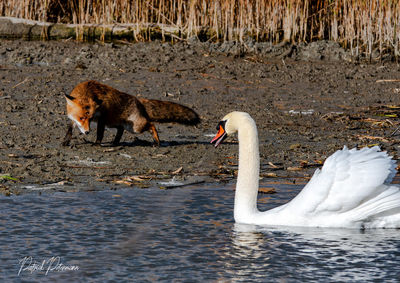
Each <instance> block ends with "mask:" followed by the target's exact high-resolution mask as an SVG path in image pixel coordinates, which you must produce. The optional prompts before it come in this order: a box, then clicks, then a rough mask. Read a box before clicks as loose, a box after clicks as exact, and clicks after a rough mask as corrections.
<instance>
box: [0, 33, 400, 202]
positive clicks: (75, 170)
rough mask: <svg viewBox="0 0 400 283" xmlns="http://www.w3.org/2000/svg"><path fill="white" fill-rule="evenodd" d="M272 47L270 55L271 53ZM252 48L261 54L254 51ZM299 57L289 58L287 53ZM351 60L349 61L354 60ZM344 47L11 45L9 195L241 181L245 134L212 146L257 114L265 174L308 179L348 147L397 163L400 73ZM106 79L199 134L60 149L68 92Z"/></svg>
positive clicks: (2, 163)
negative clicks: (242, 116) (157, 102)
mask: <svg viewBox="0 0 400 283" xmlns="http://www.w3.org/2000/svg"><path fill="white" fill-rule="evenodd" d="M268 48H269V49H268ZM249 50H250V49H249ZM288 50H289V51H288ZM349 58H350V59H349ZM350 61H351V54H349V53H348V52H346V51H344V50H342V49H341V48H340V47H339V46H337V45H335V44H332V43H329V42H320V43H315V44H314V45H311V44H310V45H308V46H303V47H298V48H295V49H293V47H290V46H289V47H288V46H281V47H272V46H270V47H268V46H267V45H265V46H261V45H258V46H253V49H252V51H251V52H248V51H243V50H241V49H240V48H239V47H238V46H236V45H235V44H233V43H225V44H213V43H201V42H198V41H196V40H193V41H187V42H181V43H177V44H174V45H171V44H169V43H162V42H152V43H137V44H115V43H112V44H101V43H98V44H86V43H76V42H74V41H57V42H55V41H50V42H40V41H33V42H29V41H19V40H17V41H8V40H1V41H0V82H1V84H0V153H1V154H0V190H1V191H2V192H3V193H4V194H6V195H10V194H19V193H24V192H32V191H34V192H35V191H60V190H65V191H74V190H98V189H113V188H118V187H120V186H132V187H135V188H137V187H140V188H146V187H149V186H158V187H160V188H163V189H168V188H172V187H174V186H184V185H187V184H198V183H202V182H215V181H230V180H232V179H233V178H234V177H235V174H236V170H237V152H238V145H237V139H236V137H231V138H229V139H228V140H227V141H226V143H224V144H222V145H221V146H220V147H219V148H217V149H215V148H214V147H213V146H212V145H211V144H209V142H210V140H211V139H212V137H213V136H214V135H215V132H216V130H215V127H216V125H217V123H218V122H219V120H220V119H221V118H222V117H223V116H224V115H225V114H227V113H229V112H230V111H233V110H240V111H246V112H249V113H250V114H251V115H252V117H253V118H254V119H255V120H256V122H257V125H258V130H259V137H260V154H261V175H262V177H263V178H264V181H265V180H270V179H271V180H273V178H276V177H283V178H288V180H290V181H296V182H304V181H306V180H307V178H308V177H309V176H310V175H311V174H312V172H313V171H314V170H315V168H317V167H319V166H320V165H321V163H322V162H323V161H324V160H325V158H326V157H327V156H329V155H330V154H332V153H333V152H334V151H336V150H338V149H340V148H342V147H343V145H347V146H349V147H354V146H359V147H361V146H366V145H374V144H378V145H380V146H381V147H382V148H383V149H384V150H387V151H389V152H390V154H392V155H394V156H395V158H396V159H397V158H398V150H399V142H398V138H399V137H398V136H390V134H391V133H392V132H393V131H394V129H395V128H396V127H397V125H398V124H399V122H398V119H397V118H396V117H397V113H398V108H397V106H398V105H399V102H400V101H399V96H400V72H399V71H400V67H399V66H398V65H397V64H396V63H394V62H391V61H390V60H388V61H381V62H379V63H362V62H350ZM85 80H98V81H100V82H102V83H105V84H108V85H110V86H113V87H115V88H117V89H119V90H121V91H124V92H127V93H130V94H132V95H136V96H142V97H146V98H154V99H162V100H169V101H173V102H178V103H181V104H184V105H186V106H189V107H191V108H193V109H194V110H195V111H196V112H197V113H199V115H200V116H201V119H202V122H201V124H200V125H198V126H197V127H188V126H182V125H173V124H157V125H156V127H157V129H158V131H159V136H160V140H161V146H160V147H154V146H153V145H152V138H151V135H150V134H149V133H144V134H141V135H133V134H130V133H125V134H124V136H123V138H122V145H121V146H117V147H113V146H111V142H112V139H113V137H114V135H115V131H113V130H111V131H106V134H105V137H104V139H103V142H104V144H103V145H102V146H93V145H92V142H94V140H95V138H96V137H95V131H93V130H92V131H91V133H90V134H89V135H88V136H83V135H81V134H79V133H78V132H77V131H75V132H74V139H73V140H72V141H71V145H70V146H67V147H63V146H61V142H62V140H63V138H64V136H65V133H66V129H67V122H68V118H67V116H66V114H65V112H66V111H65V99H64V96H63V95H64V94H65V93H69V92H70V91H71V90H72V89H73V87H74V86H75V85H76V84H78V83H79V82H82V81H85Z"/></svg>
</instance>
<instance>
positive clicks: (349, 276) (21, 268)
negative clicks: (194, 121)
mask: <svg viewBox="0 0 400 283" xmlns="http://www.w3.org/2000/svg"><path fill="white" fill-rule="evenodd" d="M298 189H299V187H296V186H287V185H280V186H279V187H278V193H277V194H275V195H271V196H269V195H267V196H265V195H260V198H261V200H260V207H261V209H268V208H272V207H274V206H276V205H277V204H281V203H283V202H285V201H287V199H290V198H292V197H293V195H294V194H296V192H297V191H298ZM268 198H271V199H268ZM267 199H268V202H266V200H267ZM0 203H1V206H0V207H1V216H0V239H1V241H0V252H1V254H0V272H1V274H0V281H1V282H35V281H37V282H39V281H40V282H108V281H113V282H125V281H134V282H150V281H156V282H160V281H163V282H206V281H207V282H210V281H211V282H236V281H239V282H240V281H241V282H309V281H322V282H328V281H331V282H339V281H342V282H343V281H347V282H348V281H352V282H355V281H358V282H366V281H376V282H399V280H400V267H399V266H400V265H399V262H400V231H399V230H372V231H365V232H362V231H359V230H351V229H310V228H307V229H299V228H285V227H281V228H261V227H254V226H249V225H235V224H234V222H233V219H232V209H233V190H232V188H231V187H225V188H217V187H197V188H179V189H174V190H168V191H165V190H160V189H129V190H119V191H103V192H92V193H90V192H81V193H55V194H44V195H42V196H38V195H36V194H35V195H25V196H19V197H11V198H6V197H3V198H1V199H0ZM24 260H25V261H24ZM29 262H31V263H30V264H29ZM57 264H58V265H57ZM35 267H36V268H35ZM76 268H79V270H69V269H76Z"/></svg>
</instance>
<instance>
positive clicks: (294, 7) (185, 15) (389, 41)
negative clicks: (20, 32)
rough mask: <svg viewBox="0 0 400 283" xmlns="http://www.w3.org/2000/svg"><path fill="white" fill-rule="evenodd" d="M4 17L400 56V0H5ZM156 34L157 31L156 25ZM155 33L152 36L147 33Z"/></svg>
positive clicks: (2, 5) (0, 3)
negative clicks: (332, 44) (318, 44)
mask: <svg viewBox="0 0 400 283" xmlns="http://www.w3.org/2000/svg"><path fill="white" fill-rule="evenodd" d="M0 15H2V16H13V17H18V18H25V19H32V20H39V21H51V22H66V23H74V24H78V25H79V24H88V23H92V24H101V25H110V24H116V23H119V24H131V25H133V26H135V29H134V30H135V34H139V31H141V30H142V28H143V27H148V26H149V24H156V25H158V26H159V27H161V31H162V33H163V35H164V29H163V28H162V27H163V26H165V25H168V26H172V27H174V28H175V29H177V30H178V31H179V34H178V35H177V36H178V37H190V36H193V35H196V36H199V35H200V34H204V33H206V35H207V37H208V38H213V39H220V40H236V41H240V42H243V41H246V40H247V38H248V37H252V38H255V39H256V40H258V41H269V42H272V43H279V42H282V41H287V42H290V43H300V42H311V41H315V40H319V39H327V40H333V41H336V42H339V43H340V44H341V45H343V46H345V47H348V48H350V49H351V51H352V52H353V55H360V54H362V53H364V54H366V55H368V56H371V55H372V54H375V55H376V54H378V55H379V54H380V55H382V54H384V53H386V52H391V53H393V54H394V55H395V56H399V44H400V26H399V23H400V3H399V1H391V0H331V1H324V0H316V1H311V0H276V1H272V0H235V1H233V0H230V1H228V0H71V1H60V0H1V1H0ZM149 33H150V31H149ZM147 39H148V38H147Z"/></svg>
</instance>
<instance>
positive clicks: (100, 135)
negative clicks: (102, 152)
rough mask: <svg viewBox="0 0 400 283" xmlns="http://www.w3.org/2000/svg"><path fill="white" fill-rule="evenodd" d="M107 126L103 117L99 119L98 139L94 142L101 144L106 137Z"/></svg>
mask: <svg viewBox="0 0 400 283" xmlns="http://www.w3.org/2000/svg"><path fill="white" fill-rule="evenodd" d="M105 128H106V122H105V121H104V120H103V119H99V120H98V121H97V137H96V141H95V142H94V145H100V144H101V141H102V140H103V137H104V130H105Z"/></svg>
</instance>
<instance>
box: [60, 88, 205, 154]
mask: <svg viewBox="0 0 400 283" xmlns="http://www.w3.org/2000/svg"><path fill="white" fill-rule="evenodd" d="M65 98H66V100H67V114H68V118H70V119H71V120H72V122H71V123H70V124H69V126H68V129H67V134H66V135H65V138H64V141H63V143H62V145H64V146H66V145H69V143H70V141H71V138H72V130H73V128H74V127H76V126H77V127H78V128H79V130H80V131H81V132H82V133H83V134H88V133H89V131H90V122H97V138H96V141H95V144H100V143H101V141H102V139H103V135H104V129H105V127H108V128H116V129H117V134H116V136H115V138H114V141H113V145H117V144H119V142H120V140H121V137H122V134H123V133H124V130H127V131H129V132H132V133H143V132H144V131H150V133H151V134H152V135H153V139H154V143H155V144H156V145H160V140H159V138H158V133H157V130H156V128H155V127H154V124H153V122H160V123H163V122H164V123H167V122H176V123H180V124H186V125H197V124H198V123H200V118H199V115H197V113H196V112H194V111H193V110H192V109H190V108H188V107H186V106H183V105H180V104H178V103H173V102H169V101H161V100H153V99H145V98H136V97H135V96H132V95H129V94H126V93H123V92H121V91H118V90H116V89H114V88H112V87H110V86H107V85H104V84H101V83H99V82H97V81H86V82H83V83H80V84H78V85H77V86H76V87H75V88H74V89H73V90H72V92H71V94H70V95H65Z"/></svg>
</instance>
